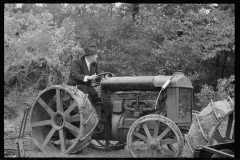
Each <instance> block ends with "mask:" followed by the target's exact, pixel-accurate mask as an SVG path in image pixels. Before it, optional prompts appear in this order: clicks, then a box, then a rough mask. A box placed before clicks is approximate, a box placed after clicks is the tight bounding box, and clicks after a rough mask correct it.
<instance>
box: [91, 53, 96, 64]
mask: <svg viewBox="0 0 240 160" xmlns="http://www.w3.org/2000/svg"><path fill="white" fill-rule="evenodd" d="M90 58H91V60H92V63H93V62H97V58H98V55H97V54H93V55H91V56H90Z"/></svg>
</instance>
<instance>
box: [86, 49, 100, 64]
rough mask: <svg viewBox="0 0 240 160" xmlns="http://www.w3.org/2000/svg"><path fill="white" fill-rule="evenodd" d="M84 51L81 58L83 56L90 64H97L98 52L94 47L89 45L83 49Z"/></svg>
mask: <svg viewBox="0 0 240 160" xmlns="http://www.w3.org/2000/svg"><path fill="white" fill-rule="evenodd" d="M84 51H85V54H84V55H83V56H85V57H86V58H87V60H88V61H89V62H90V63H94V62H97V58H98V52H99V51H98V50H97V46H96V45H89V46H88V47H86V48H85V49H84Z"/></svg>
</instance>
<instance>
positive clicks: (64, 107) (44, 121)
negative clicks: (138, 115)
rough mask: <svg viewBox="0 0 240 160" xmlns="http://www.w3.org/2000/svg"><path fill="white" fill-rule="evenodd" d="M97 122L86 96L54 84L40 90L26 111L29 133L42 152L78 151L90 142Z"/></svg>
mask: <svg viewBox="0 0 240 160" xmlns="http://www.w3.org/2000/svg"><path fill="white" fill-rule="evenodd" d="M97 123H98V118H97V114H96V112H95V109H94V108H93V107H92V105H91V103H90V101H89V100H88V98H87V95H85V94H84V93H83V92H81V91H80V90H78V89H76V88H75V87H72V86H66V85H64V86H62V85H55V86H51V87H49V88H47V89H45V90H43V91H42V92H41V93H40V94H39V95H38V96H37V97H36V98H35V100H34V103H33V105H32V107H31V111H30V128H31V134H32V137H33V140H34V142H35V144H36V145H37V146H38V148H39V149H40V150H41V151H43V152H61V153H74V152H77V151H79V150H80V149H82V148H83V147H85V146H86V145H88V144H89V143H90V138H91V135H92V132H93V130H94V128H95V127H96V125H97Z"/></svg>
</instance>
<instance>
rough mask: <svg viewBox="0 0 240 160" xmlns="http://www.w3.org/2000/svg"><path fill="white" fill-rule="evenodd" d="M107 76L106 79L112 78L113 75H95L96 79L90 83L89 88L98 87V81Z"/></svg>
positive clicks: (107, 73)
mask: <svg viewBox="0 0 240 160" xmlns="http://www.w3.org/2000/svg"><path fill="white" fill-rule="evenodd" d="M107 75H108V77H114V76H115V75H114V74H113V73H111V72H103V73H100V74H97V78H95V79H94V80H92V81H91V82H90V84H89V85H90V86H91V87H95V86H98V85H100V81H101V80H102V78H103V77H106V76H107Z"/></svg>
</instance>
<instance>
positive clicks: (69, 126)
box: [65, 122, 80, 134]
mask: <svg viewBox="0 0 240 160" xmlns="http://www.w3.org/2000/svg"><path fill="white" fill-rule="evenodd" d="M65 127H67V128H68V129H69V130H70V131H73V132H75V133H76V134H79V132H80V129H79V128H77V127H75V126H74V125H72V124H71V123H68V122H66V123H65Z"/></svg>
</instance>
